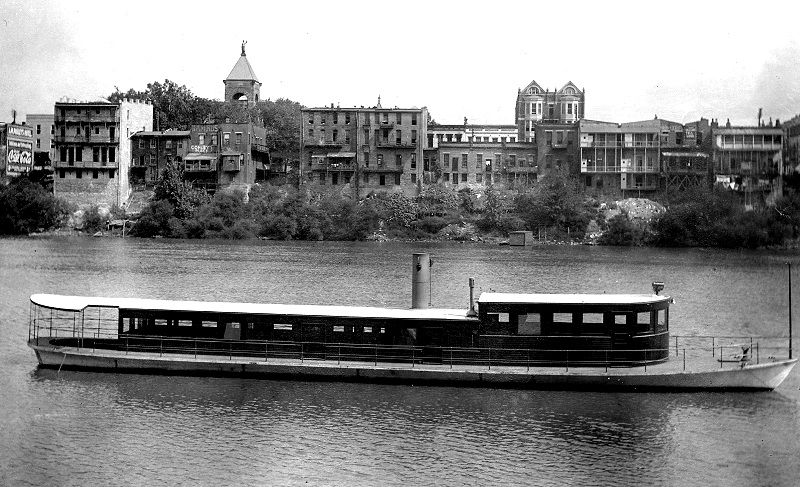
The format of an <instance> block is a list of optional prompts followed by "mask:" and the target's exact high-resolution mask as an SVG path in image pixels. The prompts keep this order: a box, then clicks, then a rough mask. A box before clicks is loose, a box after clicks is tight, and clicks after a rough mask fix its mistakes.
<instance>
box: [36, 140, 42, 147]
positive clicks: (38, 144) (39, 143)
mask: <svg viewBox="0 0 800 487" xmlns="http://www.w3.org/2000/svg"><path fill="white" fill-rule="evenodd" d="M36 148H37V149H41V148H42V139H36Z"/></svg>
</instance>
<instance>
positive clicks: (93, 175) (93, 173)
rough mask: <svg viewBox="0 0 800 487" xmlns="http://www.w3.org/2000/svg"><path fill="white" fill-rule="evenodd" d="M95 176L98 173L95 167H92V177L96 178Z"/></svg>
mask: <svg viewBox="0 0 800 487" xmlns="http://www.w3.org/2000/svg"><path fill="white" fill-rule="evenodd" d="M97 177H98V174H97V169H94V170H93V171H92V179H97Z"/></svg>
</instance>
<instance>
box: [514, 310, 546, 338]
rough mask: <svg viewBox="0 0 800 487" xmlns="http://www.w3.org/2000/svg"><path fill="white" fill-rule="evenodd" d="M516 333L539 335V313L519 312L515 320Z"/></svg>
mask: <svg viewBox="0 0 800 487" xmlns="http://www.w3.org/2000/svg"><path fill="white" fill-rule="evenodd" d="M517 334H518V335H541V334H542V319H541V316H540V315H539V313H528V314H521V315H519V317H518V321H517Z"/></svg>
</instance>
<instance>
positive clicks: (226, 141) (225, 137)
mask: <svg viewBox="0 0 800 487" xmlns="http://www.w3.org/2000/svg"><path fill="white" fill-rule="evenodd" d="M222 145H226V146H230V145H231V133H230V132H225V133H223V134H222Z"/></svg>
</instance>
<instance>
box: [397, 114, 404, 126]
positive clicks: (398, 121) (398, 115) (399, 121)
mask: <svg viewBox="0 0 800 487" xmlns="http://www.w3.org/2000/svg"><path fill="white" fill-rule="evenodd" d="M397 123H398V124H401V123H403V118H402V114H400V113H398V114H397Z"/></svg>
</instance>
